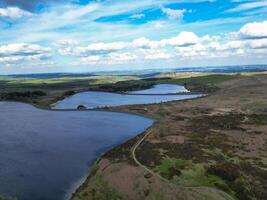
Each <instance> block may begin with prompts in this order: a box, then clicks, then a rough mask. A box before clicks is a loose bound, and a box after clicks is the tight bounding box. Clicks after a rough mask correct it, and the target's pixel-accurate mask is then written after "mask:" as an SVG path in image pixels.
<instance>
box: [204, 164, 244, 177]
mask: <svg viewBox="0 0 267 200" xmlns="http://www.w3.org/2000/svg"><path fill="white" fill-rule="evenodd" d="M207 173H209V174H213V175H216V176H219V177H221V178H223V179H224V180H226V181H235V180H236V179H237V178H238V177H239V176H240V171H239V168H238V166H237V165H235V164H232V163H228V162H224V163H219V164H216V165H212V166H210V167H209V168H208V169H207Z"/></svg>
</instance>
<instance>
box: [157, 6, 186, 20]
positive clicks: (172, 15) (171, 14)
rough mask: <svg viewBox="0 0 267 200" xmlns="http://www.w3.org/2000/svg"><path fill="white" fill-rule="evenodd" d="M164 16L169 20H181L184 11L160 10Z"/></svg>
mask: <svg viewBox="0 0 267 200" xmlns="http://www.w3.org/2000/svg"><path fill="white" fill-rule="evenodd" d="M161 10H162V12H163V13H164V14H166V15H167V16H168V18H169V19H180V20H181V19H183V18H184V13H185V12H186V9H177V10H175V9H170V8H162V9H161Z"/></svg>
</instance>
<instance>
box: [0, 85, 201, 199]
mask: <svg viewBox="0 0 267 200" xmlns="http://www.w3.org/2000/svg"><path fill="white" fill-rule="evenodd" d="M164 87H165V89H166V90H165V91H166V93H167V94H168V95H167V94H165V95H164ZM179 91H180V92H181V91H182V92H186V91H185V88H182V87H178V88H177V87H173V86H169V89H168V86H166V85H163V86H155V87H154V88H151V89H148V90H142V91H139V93H138V92H136V94H118V93H108V92H82V93H78V94H75V95H73V96H70V97H68V98H66V99H64V100H62V101H60V102H58V103H56V104H55V105H54V107H53V108H55V109H59V110H57V111H55V110H54V111H53V110H41V109H37V108H35V107H33V106H31V105H28V104H23V103H15V102H0V111H1V112H0V197H1V195H4V196H10V197H15V198H17V199H18V200H64V199H68V198H69V197H70V194H71V192H74V190H75V189H76V188H77V187H78V186H79V185H80V184H81V183H82V182H83V181H84V179H85V178H86V176H87V175H88V168H89V167H90V166H91V165H92V164H93V162H94V161H95V160H96V159H97V158H98V157H99V156H100V155H101V154H103V153H104V152H106V151H108V150H109V149H111V148H112V147H114V146H117V145H119V144H121V143H124V142H125V141H127V140H129V139H131V138H133V137H135V136H136V135H138V134H140V133H142V132H143V131H144V130H145V129H147V128H148V127H150V126H151V125H152V124H153V120H152V119H149V118H145V117H142V116H138V115H134V114H127V113H116V112H106V111H92V110H85V111H75V110H73V111H67V110H65V111H64V109H76V108H77V106H79V105H84V106H86V107H87V108H97V107H104V106H119V105H131V104H151V103H160V102H166V101H172V100H183V99H191V98H196V97H200V96H202V95H200V94H189V93H188V94H179V95H175V94H170V93H177V92H179ZM60 109H62V110H60Z"/></svg>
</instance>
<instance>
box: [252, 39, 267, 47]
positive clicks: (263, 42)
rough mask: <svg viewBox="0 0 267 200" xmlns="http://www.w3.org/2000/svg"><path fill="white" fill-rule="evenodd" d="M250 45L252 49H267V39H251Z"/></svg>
mask: <svg viewBox="0 0 267 200" xmlns="http://www.w3.org/2000/svg"><path fill="white" fill-rule="evenodd" d="M248 45H249V46H250V48H252V49H267V39H259V40H251V41H249V42H248Z"/></svg>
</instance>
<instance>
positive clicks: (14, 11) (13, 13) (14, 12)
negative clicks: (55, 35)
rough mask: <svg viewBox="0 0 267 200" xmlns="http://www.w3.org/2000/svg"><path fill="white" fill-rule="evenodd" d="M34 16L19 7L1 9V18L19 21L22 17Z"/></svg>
mask: <svg viewBox="0 0 267 200" xmlns="http://www.w3.org/2000/svg"><path fill="white" fill-rule="evenodd" d="M32 15H33V14H32V13H30V12H28V11H24V10H21V9H20V8H17V7H8V8H0V17H5V18H11V19H18V18H22V17H29V16H32Z"/></svg>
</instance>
